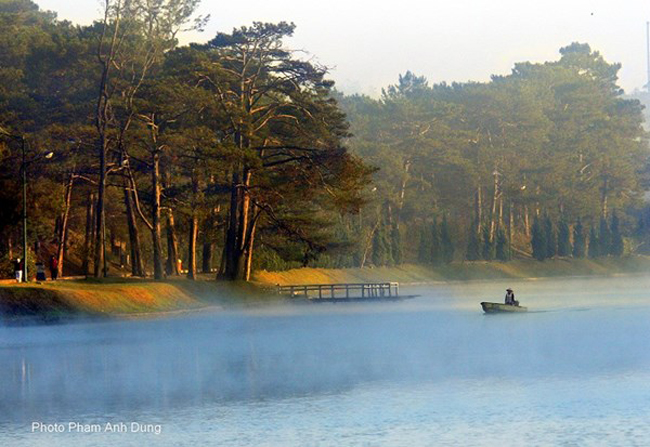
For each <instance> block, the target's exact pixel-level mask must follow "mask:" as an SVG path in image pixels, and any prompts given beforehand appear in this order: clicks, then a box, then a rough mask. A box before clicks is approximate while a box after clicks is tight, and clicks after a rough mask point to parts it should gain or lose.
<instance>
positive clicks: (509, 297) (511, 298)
mask: <svg viewBox="0 0 650 447" xmlns="http://www.w3.org/2000/svg"><path fill="white" fill-rule="evenodd" d="M506 304H507V305H509V306H519V301H517V300H515V292H513V291H512V289H506Z"/></svg>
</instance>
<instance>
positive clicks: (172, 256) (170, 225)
mask: <svg viewBox="0 0 650 447" xmlns="http://www.w3.org/2000/svg"><path fill="white" fill-rule="evenodd" d="M165 270H166V271H167V275H174V276H178V275H180V272H179V271H178V237H177V236H176V225H175V224H174V211H173V210H172V209H171V208H170V209H169V213H168V215H167V264H166V265H165Z"/></svg>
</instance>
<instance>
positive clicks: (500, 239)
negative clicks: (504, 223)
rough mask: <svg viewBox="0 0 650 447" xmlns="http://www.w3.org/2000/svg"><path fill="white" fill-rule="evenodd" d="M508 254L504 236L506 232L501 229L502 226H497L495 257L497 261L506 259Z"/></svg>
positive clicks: (506, 239)
mask: <svg viewBox="0 0 650 447" xmlns="http://www.w3.org/2000/svg"><path fill="white" fill-rule="evenodd" d="M508 255H509V253H508V238H507V237H506V232H505V231H503V228H499V230H498V231H497V241H496V258H497V259H498V260H499V261H508V259H509V256H508Z"/></svg>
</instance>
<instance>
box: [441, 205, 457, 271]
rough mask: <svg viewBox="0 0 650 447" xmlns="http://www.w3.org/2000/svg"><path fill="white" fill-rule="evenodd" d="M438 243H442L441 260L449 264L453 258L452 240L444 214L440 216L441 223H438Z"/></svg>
mask: <svg viewBox="0 0 650 447" xmlns="http://www.w3.org/2000/svg"><path fill="white" fill-rule="evenodd" d="M440 243H441V245H442V260H443V261H444V262H445V264H449V263H451V262H452V261H453V260H454V241H453V240H452V237H451V230H450V228H449V223H448V222H447V216H446V215H445V216H443V217H442V224H441V225H440Z"/></svg>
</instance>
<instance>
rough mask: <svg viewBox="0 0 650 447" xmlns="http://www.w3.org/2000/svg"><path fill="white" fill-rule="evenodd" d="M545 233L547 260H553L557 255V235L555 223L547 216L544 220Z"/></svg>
mask: <svg viewBox="0 0 650 447" xmlns="http://www.w3.org/2000/svg"><path fill="white" fill-rule="evenodd" d="M544 233H545V235H546V256H545V257H546V258H552V257H554V256H555V255H556V254H557V235H556V233H555V228H553V221H551V218H550V217H549V216H548V215H547V216H546V218H545V219H544Z"/></svg>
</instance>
